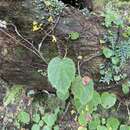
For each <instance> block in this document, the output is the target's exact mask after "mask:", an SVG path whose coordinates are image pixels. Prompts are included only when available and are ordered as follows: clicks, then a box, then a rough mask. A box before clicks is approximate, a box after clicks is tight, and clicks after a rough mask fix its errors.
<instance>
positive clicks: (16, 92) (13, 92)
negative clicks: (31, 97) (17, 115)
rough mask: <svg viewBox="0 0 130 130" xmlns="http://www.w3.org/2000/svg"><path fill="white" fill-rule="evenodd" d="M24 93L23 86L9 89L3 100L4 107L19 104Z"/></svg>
mask: <svg viewBox="0 0 130 130" xmlns="http://www.w3.org/2000/svg"><path fill="white" fill-rule="evenodd" d="M22 92H23V86H22V85H14V86H12V87H11V89H8V90H7V92H6V96H5V98H4V100H3V103H4V106H7V105H9V104H13V103H16V102H18V101H19V100H20V97H21V95H22Z"/></svg>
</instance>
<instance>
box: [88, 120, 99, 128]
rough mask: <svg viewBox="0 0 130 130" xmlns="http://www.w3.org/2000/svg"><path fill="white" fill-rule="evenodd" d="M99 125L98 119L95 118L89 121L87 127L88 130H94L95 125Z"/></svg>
mask: <svg viewBox="0 0 130 130" xmlns="http://www.w3.org/2000/svg"><path fill="white" fill-rule="evenodd" d="M99 125H100V119H99V118H95V119H93V120H92V121H91V122H90V123H89V129H90V130H95V129H96V128H97V126H99Z"/></svg>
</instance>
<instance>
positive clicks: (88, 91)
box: [71, 77, 94, 105]
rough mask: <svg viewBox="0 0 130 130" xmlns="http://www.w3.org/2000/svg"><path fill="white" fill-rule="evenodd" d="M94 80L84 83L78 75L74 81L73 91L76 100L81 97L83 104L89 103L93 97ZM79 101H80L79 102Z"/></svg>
mask: <svg viewBox="0 0 130 130" xmlns="http://www.w3.org/2000/svg"><path fill="white" fill-rule="evenodd" d="M93 86H94V85H93V81H92V80H90V81H89V83H88V84H87V85H83V82H82V79H81V77H77V78H76V79H75V80H74V81H73V83H72V88H71V90H72V93H73V95H74V98H75V99H76V101H78V100H77V99H79V101H80V103H81V104H82V105H85V104H87V103H88V102H89V101H90V100H91V99H92V98H93V92H94V88H93ZM79 101H78V102H79Z"/></svg>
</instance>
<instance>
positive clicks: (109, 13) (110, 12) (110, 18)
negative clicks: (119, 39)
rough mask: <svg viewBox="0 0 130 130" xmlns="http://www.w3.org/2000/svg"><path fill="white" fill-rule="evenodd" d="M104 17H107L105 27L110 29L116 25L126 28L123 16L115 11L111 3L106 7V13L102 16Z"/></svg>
mask: <svg viewBox="0 0 130 130" xmlns="http://www.w3.org/2000/svg"><path fill="white" fill-rule="evenodd" d="M102 16H104V17H105V20H104V21H105V24H104V25H105V26H106V27H107V28H108V27H111V26H112V24H113V23H114V24H115V25H116V26H119V27H123V26H124V21H123V19H122V17H121V15H120V14H119V13H118V10H115V9H114V8H113V6H112V4H111V2H109V3H108V4H107V5H106V8H105V12H104V13H103V14H102Z"/></svg>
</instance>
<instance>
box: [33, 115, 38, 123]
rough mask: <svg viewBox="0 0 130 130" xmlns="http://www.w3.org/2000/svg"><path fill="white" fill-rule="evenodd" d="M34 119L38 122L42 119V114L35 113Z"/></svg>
mask: <svg viewBox="0 0 130 130" xmlns="http://www.w3.org/2000/svg"><path fill="white" fill-rule="evenodd" d="M32 120H33V121H34V122H35V123H38V122H39V121H40V114H38V113H36V114H34V115H33V118H32Z"/></svg>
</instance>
